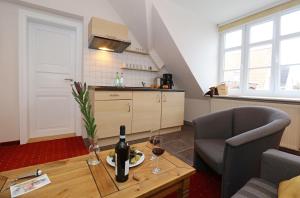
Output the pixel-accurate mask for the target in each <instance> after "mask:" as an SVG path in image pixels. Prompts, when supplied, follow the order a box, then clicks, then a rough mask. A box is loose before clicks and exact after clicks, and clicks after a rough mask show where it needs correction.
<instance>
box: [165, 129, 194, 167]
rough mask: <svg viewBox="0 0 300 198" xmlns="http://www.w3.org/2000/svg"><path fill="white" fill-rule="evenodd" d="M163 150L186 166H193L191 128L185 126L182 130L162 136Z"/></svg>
mask: <svg viewBox="0 0 300 198" xmlns="http://www.w3.org/2000/svg"><path fill="white" fill-rule="evenodd" d="M163 136H164V137H165V138H164V140H165V144H164V146H165V149H166V150H167V151H168V152H170V153H172V154H173V155H175V156H177V157H178V158H180V159H181V160H183V161H185V162H187V163H188V164H190V165H192V164H193V156H194V130H193V128H192V126H188V125H185V126H183V127H182V130H181V131H179V132H175V133H169V134H166V135H163Z"/></svg>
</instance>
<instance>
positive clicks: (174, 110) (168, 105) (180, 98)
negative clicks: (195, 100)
mask: <svg viewBox="0 0 300 198" xmlns="http://www.w3.org/2000/svg"><path fill="white" fill-rule="evenodd" d="M183 120H184V92H162V112H161V128H168V127H175V126H181V125H183Z"/></svg>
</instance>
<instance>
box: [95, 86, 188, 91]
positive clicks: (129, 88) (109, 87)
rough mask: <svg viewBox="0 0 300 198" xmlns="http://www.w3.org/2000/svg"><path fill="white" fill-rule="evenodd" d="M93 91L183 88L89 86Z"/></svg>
mask: <svg viewBox="0 0 300 198" xmlns="http://www.w3.org/2000/svg"><path fill="white" fill-rule="evenodd" d="M89 89H94V90H95V91H164V92H184V90H183V89H158V88H151V87H114V86H89Z"/></svg>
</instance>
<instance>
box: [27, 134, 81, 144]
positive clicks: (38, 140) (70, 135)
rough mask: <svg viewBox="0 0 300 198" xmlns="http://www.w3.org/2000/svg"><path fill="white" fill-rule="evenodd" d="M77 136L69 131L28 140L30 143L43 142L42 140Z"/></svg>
mask: <svg viewBox="0 0 300 198" xmlns="http://www.w3.org/2000/svg"><path fill="white" fill-rule="evenodd" d="M75 136H76V134H75V133H67V134H62V135H52V136H45V137H37V138H30V139H29V140H28V143H33V142H41V141H47V140H56V139H62V138H68V137H75Z"/></svg>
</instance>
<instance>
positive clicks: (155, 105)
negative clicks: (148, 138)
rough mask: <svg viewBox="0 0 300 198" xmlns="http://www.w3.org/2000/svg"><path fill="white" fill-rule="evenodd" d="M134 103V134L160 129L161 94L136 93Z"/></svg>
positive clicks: (133, 98)
mask: <svg viewBox="0 0 300 198" xmlns="http://www.w3.org/2000/svg"><path fill="white" fill-rule="evenodd" d="M132 101H133V112H132V133H138V132H144V131H151V130H158V129H160V118H161V92H160V91H136V92H133V94H132Z"/></svg>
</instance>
